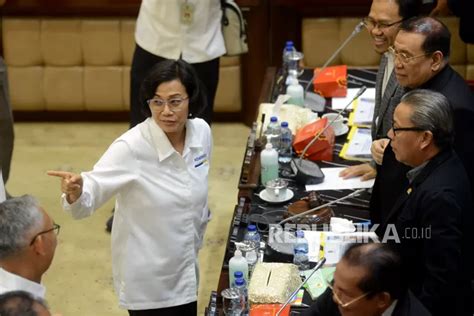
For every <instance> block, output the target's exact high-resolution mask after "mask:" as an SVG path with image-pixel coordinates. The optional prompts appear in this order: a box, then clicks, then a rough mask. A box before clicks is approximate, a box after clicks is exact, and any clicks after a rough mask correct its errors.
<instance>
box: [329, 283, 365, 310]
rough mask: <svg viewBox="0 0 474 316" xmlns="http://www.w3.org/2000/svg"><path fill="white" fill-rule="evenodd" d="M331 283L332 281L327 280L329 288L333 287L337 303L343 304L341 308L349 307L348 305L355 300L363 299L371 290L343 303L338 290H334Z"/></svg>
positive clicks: (332, 289)
mask: <svg viewBox="0 0 474 316" xmlns="http://www.w3.org/2000/svg"><path fill="white" fill-rule="evenodd" d="M331 283H332V282H327V286H328V288H330V289H331V291H332V294H333V296H334V298H335V299H336V302H337V305H339V306H341V308H347V307H349V306H350V305H352V304H354V303H355V302H358V301H360V300H361V299H363V298H364V297H366V296H367V295H369V294H370V292H367V293H364V294H362V295H360V296H358V297H356V298H354V299H352V300H350V301H349V302H347V303H343V302H342V300H341V298H340V297H339V295H337V293H336V291H334V287H333V286H332V285H331Z"/></svg>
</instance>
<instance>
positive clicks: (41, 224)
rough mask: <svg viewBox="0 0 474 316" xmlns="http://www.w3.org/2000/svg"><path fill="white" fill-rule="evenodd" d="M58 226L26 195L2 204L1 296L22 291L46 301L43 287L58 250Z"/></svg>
mask: <svg viewBox="0 0 474 316" xmlns="http://www.w3.org/2000/svg"><path fill="white" fill-rule="evenodd" d="M58 233H59V225H57V224H55V223H54V222H53V220H52V219H51V218H50V217H49V215H48V214H47V213H46V212H45V210H44V209H43V208H42V207H41V206H40V205H39V204H38V201H37V200H36V199H35V198H34V197H32V196H30V195H24V196H21V197H17V198H12V199H9V200H6V201H4V202H3V203H0V294H1V293H5V292H9V291H16V290H22V291H26V292H29V293H31V294H32V295H34V296H35V297H39V298H44V295H45V291H46V289H45V287H44V286H43V285H42V284H41V278H42V276H43V274H44V273H45V272H46V270H48V268H49V266H50V265H51V262H52V260H53V257H54V252H55V250H56V245H57V238H56V235H57V234H58Z"/></svg>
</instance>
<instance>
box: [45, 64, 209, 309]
mask: <svg viewBox="0 0 474 316" xmlns="http://www.w3.org/2000/svg"><path fill="white" fill-rule="evenodd" d="M140 99H141V103H142V105H143V110H144V111H145V113H146V114H147V116H148V118H147V119H146V120H145V121H144V122H142V123H140V124H138V125H137V126H135V127H134V128H132V129H130V130H129V131H127V132H126V133H124V134H123V135H122V136H120V137H119V138H117V139H116V140H115V141H114V142H113V143H112V145H110V147H109V148H108V149H107V151H106V152H105V153H104V155H103V156H102V157H101V158H100V160H99V161H98V162H97V163H96V165H95V166H94V168H93V170H92V171H88V172H83V173H81V174H74V173H70V172H62V171H50V172H48V174H49V175H52V176H59V177H61V178H62V180H61V189H62V192H63V195H62V198H63V208H64V209H65V210H66V211H67V212H70V213H71V214H72V216H73V217H75V218H83V217H87V216H89V215H91V214H92V213H93V212H94V211H95V210H96V209H97V208H99V207H100V206H101V205H103V204H104V203H105V202H106V201H107V200H109V199H110V198H112V197H115V198H116V204H115V219H114V222H113V227H112V267H113V277H114V286H115V290H116V292H117V295H118V297H119V304H120V306H121V307H123V308H125V309H127V310H128V311H129V314H130V315H196V310H197V303H196V301H197V290H198V268H197V262H198V250H199V248H200V246H201V242H202V238H203V235H204V230H205V227H206V224H207V222H208V219H209V211H208V206H207V200H208V173H209V162H210V154H211V147H212V138H211V131H210V128H209V125H208V124H207V123H206V122H205V121H204V120H202V119H199V118H194V116H195V115H196V114H198V113H199V111H200V110H201V109H202V108H204V107H205V98H204V95H203V93H202V89H201V83H200V81H199V79H197V76H196V74H195V72H194V70H193V68H192V67H191V66H190V65H189V64H188V63H186V62H184V61H183V60H177V61H175V60H166V61H163V62H161V63H159V64H157V65H156V66H155V67H154V68H152V69H151V71H150V73H149V75H148V76H147V78H146V79H145V81H144V82H143V84H142V87H141V91H140Z"/></svg>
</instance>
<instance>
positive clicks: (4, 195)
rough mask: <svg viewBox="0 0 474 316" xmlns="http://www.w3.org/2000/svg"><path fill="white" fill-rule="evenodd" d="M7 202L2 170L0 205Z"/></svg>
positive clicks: (0, 176) (0, 171)
mask: <svg viewBox="0 0 474 316" xmlns="http://www.w3.org/2000/svg"><path fill="white" fill-rule="evenodd" d="M5 200H6V194H5V185H4V184H3V176H2V169H0V203H2V202H3V201H5Z"/></svg>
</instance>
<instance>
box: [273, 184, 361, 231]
mask: <svg viewBox="0 0 474 316" xmlns="http://www.w3.org/2000/svg"><path fill="white" fill-rule="evenodd" d="M365 190H366V189H359V190H356V191H354V192H352V193H351V194H348V195H346V196H343V197H341V198H339V199H337V200H334V201H331V202H328V203H326V204H323V205H320V206H317V207H314V208H312V209H309V210H307V211H304V212H303V213H299V214H296V215H293V216H290V217H288V218H285V219H284V220H282V221H280V222H279V223H278V224H277V225H282V224H284V223H286V222H289V221H291V220H292V219H295V218H298V217H301V216H304V215H307V214H309V213H312V212H314V211H317V210H320V209H322V208H325V207H328V206H331V205H333V204H337V203H339V202H341V201H344V200H346V199H349V198H351V197H353V196H357V195H359V194H361V193H362V192H364V191H365Z"/></svg>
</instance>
